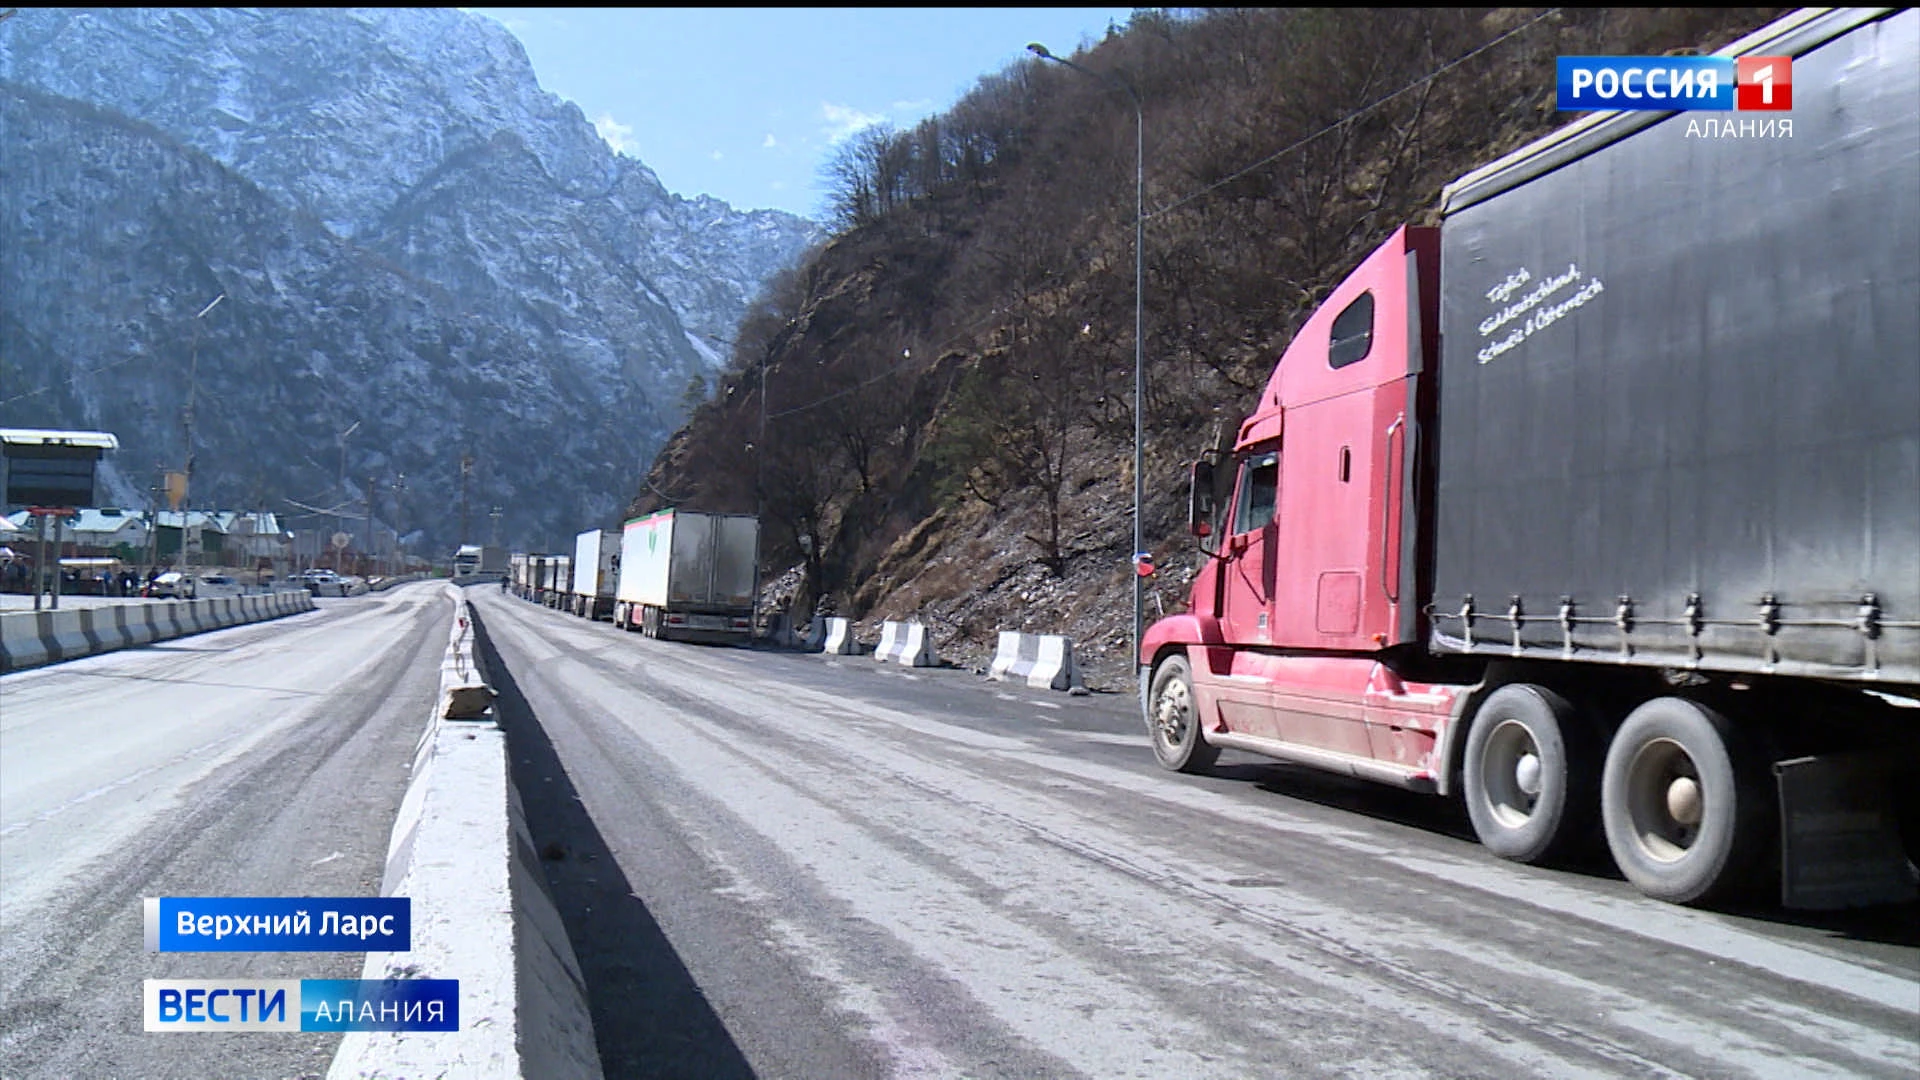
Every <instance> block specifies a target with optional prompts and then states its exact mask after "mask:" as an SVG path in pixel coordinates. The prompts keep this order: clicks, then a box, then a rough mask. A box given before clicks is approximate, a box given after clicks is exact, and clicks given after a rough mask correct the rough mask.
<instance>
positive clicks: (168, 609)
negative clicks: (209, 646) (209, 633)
mask: <svg viewBox="0 0 1920 1080" xmlns="http://www.w3.org/2000/svg"><path fill="white" fill-rule="evenodd" d="M153 610H154V616H155V618H156V619H158V620H160V622H161V623H164V624H165V626H166V633H164V634H162V635H161V637H163V638H167V639H172V638H177V637H184V636H185V635H187V634H191V633H193V632H194V630H193V623H192V622H191V621H189V620H188V618H187V615H188V611H187V609H186V606H185V602H184V601H181V600H168V601H167V602H165V603H162V604H154V605H153ZM156 625H159V623H156Z"/></svg>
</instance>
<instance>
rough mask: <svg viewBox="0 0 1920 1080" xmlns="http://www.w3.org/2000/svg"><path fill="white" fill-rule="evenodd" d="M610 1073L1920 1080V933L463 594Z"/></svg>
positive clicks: (1359, 797)
mask: <svg viewBox="0 0 1920 1080" xmlns="http://www.w3.org/2000/svg"><path fill="white" fill-rule="evenodd" d="M473 597H474V599H475V601H476V609H477V611H478V613H479V616H480V623H481V626H482V630H483V636H482V645H483V649H484V650H485V653H486V654H487V655H489V656H490V658H491V660H492V663H493V671H492V672H491V674H492V675H493V677H494V681H495V682H496V685H497V686H498V688H499V689H500V691H501V693H502V697H501V700H500V709H501V714H502V717H503V722H504V723H505V724H506V725H507V727H508V731H509V746H510V749H511V752H512V756H513V768H514V772H515V780H516V782H517V783H518V784H519V785H520V790H521V793H522V796H523V800H524V802H525V804H526V810H527V816H528V818H529V823H530V826H531V828H532V830H533V832H534V837H535V842H536V845H537V846H538V847H539V848H540V850H541V851H542V854H543V857H544V859H545V862H544V865H545V866H546V867H547V870H548V879H549V882H550V884H551V886H552V888H553V891H554V893H555V897H556V900H557V902H558V905H559V907H560V910H561V913H562V916H563V918H564V919H565V920H566V923H567V927H568V931H569V934H570V936H571V938H572V941H573V944H574V948H575V951H576V953H578V954H579V956H580V959H581V963H582V967H583V970H584V973H585V975H586V979H587V984H588V989H589V991H590V994H591V998H592V1006H593V1012H594V1022H595V1025H596V1031H597V1037H598V1040H599V1044H600V1049H601V1053H602V1059H603V1062H604V1064H605V1067H606V1072H607V1075H608V1076H609V1077H654V1076H674V1077H732V1076H762V1077H878V1076H913V1077H919V1076H967V1077H988V1076H1021V1077H1037V1076H1048V1077H1052V1076H1088V1077H1103V1078H1104V1077H1154V1078H1160V1077H1181V1078H1187V1077H1210V1076H1218V1077H1233V1078H1245V1077H1263V1076H1272V1077H1318V1076H1350V1077H1428V1076H1432V1077H1442V1076H1444V1077H1500V1078H1507V1077H1520V1076H1541V1077H1581V1076H1656V1077H1675V1076H1700V1077H1736V1076H1760V1077H1858V1076H1865V1077H1880V1076H1885V1077H1912V1076H1914V1075H1916V1073H1920V908H1916V907H1914V906H1908V907H1903V908H1898V909H1879V910H1875V911H1870V912H1866V913H1860V914H1855V915H1849V916H1840V917H1824V918H1799V917H1795V916H1792V915H1790V914H1788V913H1784V912H1779V911H1770V910H1761V911H1701V910H1694V909H1686V908H1680V907H1674V906H1671V905H1666V904H1660V903H1656V902H1653V901H1650V900H1646V899H1645V898H1643V897H1641V896H1639V895H1638V894H1637V893H1635V892H1634V891H1633V890H1632V889H1631V887H1629V886H1628V885H1627V884H1626V883H1625V882H1623V881H1621V880H1619V879H1618V877H1617V875H1612V874H1610V873H1609V872H1607V871H1606V870H1605V869H1604V868H1587V869H1585V870H1581V869H1538V868H1530V867H1520V866H1516V865H1512V864H1508V863H1504V862H1501V861H1499V860H1497V859H1495V858H1493V857H1492V856H1490V855H1488V854H1486V853H1485V852H1484V851H1482V850H1481V849H1480V848H1479V847H1478V846H1477V845H1476V844H1474V843H1473V842H1472V840H1471V833H1470V830H1469V829H1468V828H1467V826H1466V823H1465V822H1464V820H1463V815H1461V814H1460V813H1459V812H1458V811H1457V810H1456V809H1454V808H1453V807H1452V805H1451V804H1449V803H1447V802H1445V801H1443V800H1438V799H1433V798H1431V797H1423V796H1414V795H1409V794H1406V793H1402V792H1398V791H1393V790H1388V789H1383V788H1379V787H1375V786H1372V785H1366V784H1361V783H1358V782H1349V781H1345V780H1339V779H1335V778H1329V777H1325V776H1321V775H1318V774H1314V773H1311V772H1307V771H1303V770H1299V769H1295V768H1291V767H1286V766H1281V765H1277V764H1269V763H1262V762H1258V761H1255V760H1254V759H1249V758H1232V757H1229V758H1223V765H1222V767H1221V768H1220V769H1219V770H1218V772H1217V774H1216V775H1214V776H1209V777H1201V778H1189V777H1181V776H1176V775H1173V774H1169V773H1166V772H1163V771H1161V770H1160V769H1159V768H1158V767H1157V766H1156V765H1154V764H1153V761H1152V755H1151V752H1150V750H1149V749H1148V747H1147V744H1146V738H1145V734H1144V732H1143V730H1142V728H1141V725H1140V722H1139V721H1138V720H1137V719H1136V717H1135V715H1134V711H1133V703H1132V701H1131V700H1130V699H1129V698H1126V697H1124V696H1107V695H1096V696H1094V697H1091V698H1069V697H1067V696H1065V695H1060V694H1049V693H1046V692H1044V691H1030V690H1026V689H1024V688H1018V689H1010V688H1008V687H1006V686H1004V685H1002V684H998V683H991V682H988V681H986V680H984V679H981V678H979V677H978V676H975V675H973V674H971V673H968V672H962V671H917V672H915V671H906V670H903V669H898V668H893V667H891V666H883V665H878V664H876V663H874V662H873V661H872V660H871V659H867V658H828V657H821V656H803V655H798V654H789V653H775V652H767V651H749V650H744V649H726V648H715V647H705V646H697V645H688V644H680V643H669V642H656V641H650V640H647V639H644V638H642V637H641V636H639V635H637V634H627V633H622V632H620V631H618V630H616V629H614V628H613V627H612V626H610V625H608V624H606V623H593V624H590V623H587V622H584V621H582V620H580V619H577V618H575V617H573V616H570V615H566V614H563V613H561V612H557V611H552V610H548V609H544V608H539V607H535V606H533V605H531V604H528V603H525V602H523V601H520V600H517V599H514V598H511V597H508V596H505V595H503V594H501V593H499V592H498V591H497V590H491V589H488V590H474V591H473Z"/></svg>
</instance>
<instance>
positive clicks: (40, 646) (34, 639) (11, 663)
mask: <svg viewBox="0 0 1920 1080" xmlns="http://www.w3.org/2000/svg"><path fill="white" fill-rule="evenodd" d="M50 655H51V654H50V653H49V652H48V650H47V643H46V641H45V640H44V639H43V638H41V636H40V614H39V613H38V612H33V611H14V612H8V613H7V614H4V615H0V671H24V670H26V669H27V668H33V667H39V666H40V665H41V664H44V663H46V662H47V660H48V657H49V656H50Z"/></svg>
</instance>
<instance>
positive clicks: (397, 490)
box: [393, 473, 408, 574]
mask: <svg viewBox="0 0 1920 1080" xmlns="http://www.w3.org/2000/svg"><path fill="white" fill-rule="evenodd" d="M406 490H407V474H406V473H401V474H400V475H399V476H398V477H397V478H396V479H395V480H394V481H393V555H394V558H395V560H396V561H398V562H399V564H400V572H401V573H402V574H404V573H406V572H407V570H408V567H407V548H406V545H405V544H402V543H401V542H400V510H401V496H402V495H404V494H405V493H406Z"/></svg>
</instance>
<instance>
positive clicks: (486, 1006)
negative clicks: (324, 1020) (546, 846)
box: [327, 585, 602, 1080]
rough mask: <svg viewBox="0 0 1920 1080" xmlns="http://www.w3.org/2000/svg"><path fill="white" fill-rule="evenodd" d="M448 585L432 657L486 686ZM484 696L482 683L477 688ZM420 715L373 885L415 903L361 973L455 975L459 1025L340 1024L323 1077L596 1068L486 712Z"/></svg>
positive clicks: (590, 1072)
mask: <svg viewBox="0 0 1920 1080" xmlns="http://www.w3.org/2000/svg"><path fill="white" fill-rule="evenodd" d="M447 591H448V592H449V593H450V594H451V595H452V596H453V597H454V605H455V607H454V611H455V615H454V628H453V632H452V634H451V635H450V640H449V642H448V647H447V655H446V657H445V660H444V662H443V664H442V672H443V681H444V679H445V678H446V677H447V675H448V674H449V673H450V674H451V675H452V676H453V677H454V678H456V679H461V680H464V679H466V678H467V677H468V676H471V677H472V678H473V679H474V680H475V681H476V682H477V683H478V684H479V685H483V686H484V678H483V675H484V672H482V671H481V670H480V669H479V668H478V666H477V665H476V663H475V661H474V656H473V634H472V627H471V617H472V616H471V610H470V609H469V608H468V607H467V605H466V603H465V602H464V601H463V600H461V599H459V590H458V589H457V588H456V587H455V586H452V585H449V586H447ZM488 696H489V697H491V690H489V691H488ZM445 705H446V703H445V701H444V700H443V701H442V702H441V703H440V704H439V705H437V706H436V707H435V709H434V711H433V713H432V714H431V715H430V716H429V717H428V720H427V727H426V731H425V732H424V733H423V734H422V736H421V739H420V742H419V744H418V746H417V747H416V748H415V752H414V764H413V779H412V780H411V781H410V782H409V783H408V785H407V793H406V796H405V797H404V798H403V799H402V800H401V803H400V813H399V815H398V818H397V819H396V820H395V822H394V826H393V836H392V839H391V842H390V843H389V844H388V845H387V868H386V873H385V875H384V876H383V877H382V879H381V882H380V893H381V895H383V896H405V897H407V898H409V899H410V900H411V901H412V902H413V903H412V907H413V927H412V929H413V941H412V946H413V948H412V950H411V951H410V952H405V953H368V954H367V959H366V965H365V967H364V968H363V970H362V977H363V978H367V979H395V978H419V977H422V976H429V977H443V978H452V977H455V976H456V975H457V977H458V978H459V980H460V1035H459V1037H458V1038H449V1037H447V1036H446V1035H444V1034H439V1033H433V1032H350V1033H348V1034H347V1035H346V1036H344V1037H343V1038H342V1039H341V1040H340V1048H339V1050H338V1052H336V1053H335V1054H334V1058H333V1066H332V1068H331V1069H329V1070H328V1072H327V1077H328V1080H361V1078H366V1080H372V1078H376V1077H381V1078H392V1077H403V1076H449V1077H451V1076H459V1077H474V1078H477V1080H508V1078H516V1080H517V1078H523V1077H528V1078H531V1077H540V1078H546V1077H552V1078H554V1080H602V1074H601V1070H600V1056H599V1053H598V1051H597V1049H596V1047H595V1042H594V1037H593V1019H592V1015H591V1014H590V1013H589V1011H588V1008H587V993H586V982H585V980H584V979H583V978H582V977H581V974H580V965H579V962H578V960H577V959H576V958H575V956H574V953H573V947H572V946H571V945H570V944H569V943H568V941H567V935H566V928H565V926H564V924H563V923H562V922H561V920H560V914H559V912H558V911H557V910H556V909H555V908H554V906H553V901H552V899H551V898H550V897H549V896H548V895H547V891H546V887H545V885H544V884H543V882H542V878H541V872H540V864H539V856H538V854H537V853H536V852H535V851H534V847H533V837H532V834H531V833H530V832H529V831H528V829H527V825H526V815H525V813H524V811H523V810H522V809H521V806H520V798H519V793H518V792H517V791H515V789H514V786H513V783H512V781H511V779H510V778H509V774H508V768H507V756H506V753H507V747H506V733H505V732H503V731H501V730H500V728H499V726H498V724H496V723H494V721H493V717H492V715H491V714H490V713H486V714H483V716H482V719H481V720H480V721H479V722H478V723H475V722H471V721H458V720H450V719H447V718H446V716H445V713H444V710H445Z"/></svg>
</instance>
